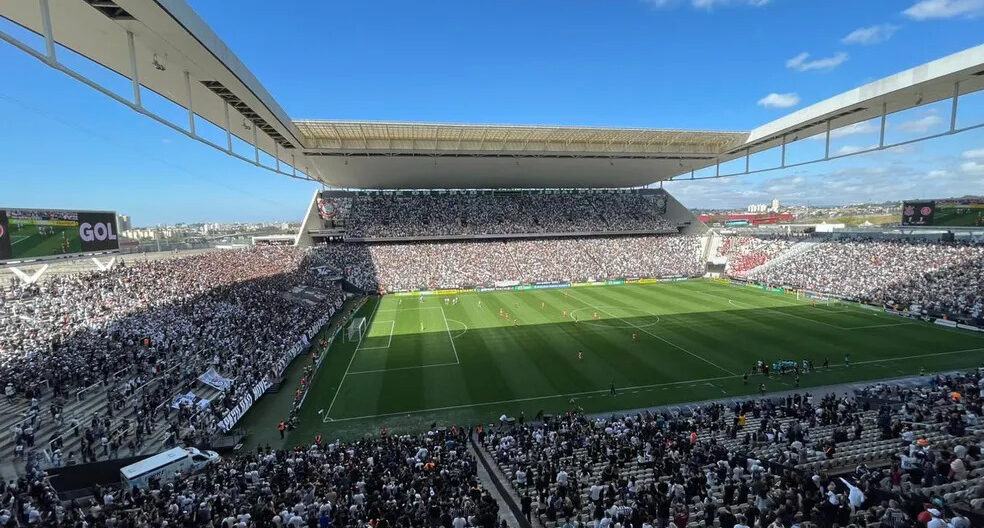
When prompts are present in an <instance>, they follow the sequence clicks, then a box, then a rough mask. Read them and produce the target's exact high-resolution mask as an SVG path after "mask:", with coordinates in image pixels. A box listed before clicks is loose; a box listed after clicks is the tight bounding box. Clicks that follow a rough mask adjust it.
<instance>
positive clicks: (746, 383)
mask: <svg viewBox="0 0 984 528" xmlns="http://www.w3.org/2000/svg"><path fill="white" fill-rule="evenodd" d="M741 380H742V383H743V384H745V385H748V373H747V372H746V373H745V374H744V375H743V376H742V377H741Z"/></svg>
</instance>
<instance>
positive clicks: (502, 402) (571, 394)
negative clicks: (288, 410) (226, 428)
mask: <svg viewBox="0 0 984 528" xmlns="http://www.w3.org/2000/svg"><path fill="white" fill-rule="evenodd" d="M980 351H984V348H967V349H964V350H951V351H948V352H933V353H930V354H917V355H913V356H901V357H892V358H884V359H871V360H867V361H857V362H854V363H851V365H852V366H851V367H847V366H845V365H832V366H830V367H828V369H834V368H852V367H854V366H856V365H870V364H875V363H887V362H891V361H903V360H910V359H919V358H927V357H936V356H947V355H951V354H965V353H967V352H980ZM817 371H821V369H817ZM740 377H742V375H741V374H734V375H731V376H719V377H716V378H704V379H693V380H684V381H671V382H667V383H654V384H651V385H637V386H634V387H620V388H619V389H618V390H619V391H620V392H623V393H624V392H625V391H633V390H638V389H653V388H659V387H670V386H673V385H685V384H688V383H689V384H696V383H706V382H712V381H719V380H727V379H736V378H740ZM610 390H611V389H610V388H606V389H598V390H591V391H583V392H569V393H566V394H554V395H550V396H532V397H529V398H516V399H512V400H498V401H491V402H481V403H468V404H464V405H449V406H447V407H432V408H430V409H417V410H412V411H399V412H391V413H384V414H367V415H365V416H353V417H351V418H333V419H332V420H331V421H332V422H348V421H353V420H368V419H371V418H385V417H388V416H400V415H410V414H422V413H429V412H439V411H450V410H455V409H468V408H470V407H484V406H488V405H505V404H508V403H520V402H526V401H535V400H549V399H554V398H571V397H575V396H587V395H594V394H608V393H609V392H610ZM664 390H665V389H664ZM747 397H749V398H754V397H755V395H751V394H750V395H747ZM326 417H327V415H326ZM325 421H328V420H325Z"/></svg>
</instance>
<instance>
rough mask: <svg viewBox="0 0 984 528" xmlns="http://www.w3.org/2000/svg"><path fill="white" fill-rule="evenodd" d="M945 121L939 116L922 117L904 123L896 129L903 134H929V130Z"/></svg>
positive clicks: (896, 126)
mask: <svg viewBox="0 0 984 528" xmlns="http://www.w3.org/2000/svg"><path fill="white" fill-rule="evenodd" d="M942 122H943V120H942V119H940V116H938V115H928V116H925V117H920V118H919V119H913V120H912V121H903V122H902V123H899V124H898V125H895V127H894V128H896V129H898V130H901V131H903V132H919V133H923V132H927V131H929V129H931V128H933V127H934V126H936V125H939V124H940V123H942Z"/></svg>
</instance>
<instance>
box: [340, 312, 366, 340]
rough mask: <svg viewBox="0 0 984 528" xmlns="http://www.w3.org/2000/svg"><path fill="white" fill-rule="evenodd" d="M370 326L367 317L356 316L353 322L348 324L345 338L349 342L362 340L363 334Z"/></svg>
mask: <svg viewBox="0 0 984 528" xmlns="http://www.w3.org/2000/svg"><path fill="white" fill-rule="evenodd" d="M368 326H369V325H368V324H366V318H365V317H356V318H355V319H352V322H351V323H349V325H348V331H347V332H345V339H346V340H347V341H349V342H352V341H359V342H361V341H362V336H364V335H365V334H366V328H368Z"/></svg>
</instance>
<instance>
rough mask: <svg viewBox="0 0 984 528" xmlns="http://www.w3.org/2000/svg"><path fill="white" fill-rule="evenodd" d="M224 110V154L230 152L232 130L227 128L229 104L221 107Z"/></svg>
mask: <svg viewBox="0 0 984 528" xmlns="http://www.w3.org/2000/svg"><path fill="white" fill-rule="evenodd" d="M223 110H225V131H226V152H229V153H231V152H232V129H231V128H230V127H229V103H226V104H225V106H224V107H223Z"/></svg>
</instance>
